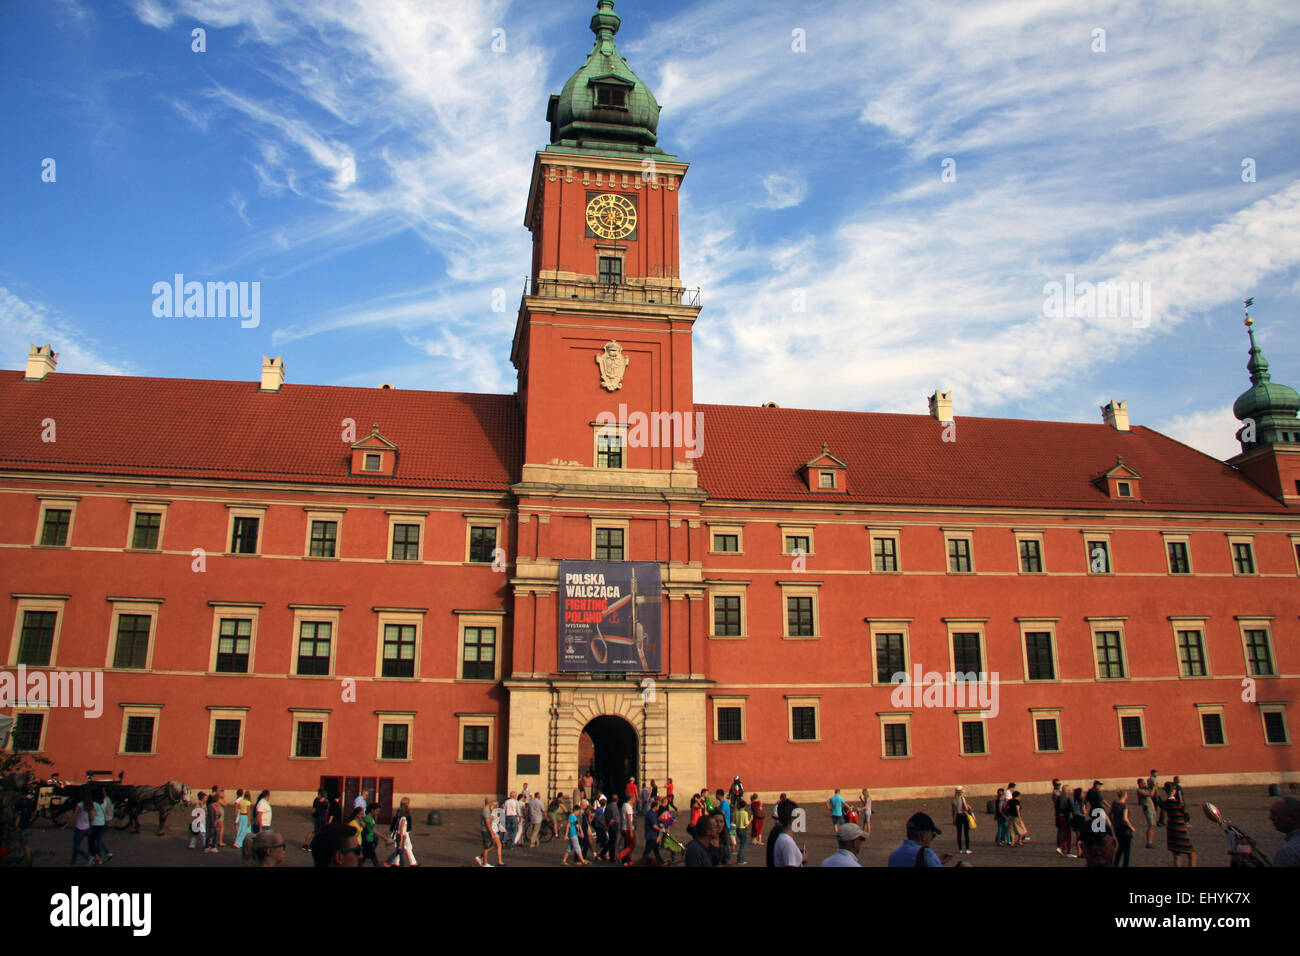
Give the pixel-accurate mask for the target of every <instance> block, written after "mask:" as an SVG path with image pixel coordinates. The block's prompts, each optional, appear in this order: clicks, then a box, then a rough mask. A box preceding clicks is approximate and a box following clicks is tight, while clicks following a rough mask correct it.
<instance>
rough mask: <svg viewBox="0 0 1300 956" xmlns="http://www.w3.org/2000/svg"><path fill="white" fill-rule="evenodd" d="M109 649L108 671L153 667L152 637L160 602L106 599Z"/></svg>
mask: <svg viewBox="0 0 1300 956" xmlns="http://www.w3.org/2000/svg"><path fill="white" fill-rule="evenodd" d="M109 601H110V602H111V603H112V605H113V613H112V614H110V615H109V622H110V624H109V626H110V629H111V630H110V635H109V642H108V646H109V647H110V648H111V651H110V656H109V659H108V661H107V666H108V667H113V668H121V669H127V670H148V669H149V668H150V667H151V666H152V664H153V637H154V629H155V625H156V623H157V620H158V611H159V608H160V606H161V605H162V603H163V602H162V599H161V598H109Z"/></svg>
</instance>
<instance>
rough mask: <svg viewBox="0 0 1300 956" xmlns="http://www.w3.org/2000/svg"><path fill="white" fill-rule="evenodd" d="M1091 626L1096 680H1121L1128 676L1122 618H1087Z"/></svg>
mask: <svg viewBox="0 0 1300 956" xmlns="http://www.w3.org/2000/svg"><path fill="white" fill-rule="evenodd" d="M1089 623H1090V624H1091V627H1092V646H1093V663H1094V665H1095V667H1096V675H1097V679H1098V680H1122V679H1124V678H1126V677H1128V658H1127V655H1126V654H1125V651H1124V622H1123V620H1122V619H1110V618H1107V619H1102V620H1094V619H1089Z"/></svg>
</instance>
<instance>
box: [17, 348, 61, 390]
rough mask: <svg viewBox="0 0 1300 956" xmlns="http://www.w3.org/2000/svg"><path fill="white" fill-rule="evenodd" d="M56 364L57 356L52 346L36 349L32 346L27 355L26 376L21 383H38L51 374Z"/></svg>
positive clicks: (57, 361) (57, 362)
mask: <svg viewBox="0 0 1300 956" xmlns="http://www.w3.org/2000/svg"><path fill="white" fill-rule="evenodd" d="M58 364H59V355H58V353H57V352H55V351H54V348H53V347H52V346H49V345H42V346H40V347H37V346H35V345H33V346H32V347H31V351H29V352H28V353H27V375H26V376H25V377H24V378H23V381H25V382H39V381H40V380H41V379H43V378H45V376H47V375H49V374H50V373H51V372H53V371H54V367H55V366H56V365H58Z"/></svg>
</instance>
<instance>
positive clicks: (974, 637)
mask: <svg viewBox="0 0 1300 956" xmlns="http://www.w3.org/2000/svg"><path fill="white" fill-rule="evenodd" d="M983 657H984V656H983V654H981V653H980V636H979V634H971V633H955V634H953V636H952V669H953V671H954V673H955V674H957V675H963V674H979V673H980V672H981V671H983V670H984V659H983ZM954 679H955V680H961V679H962V678H961V677H960V676H957V677H955V678H954Z"/></svg>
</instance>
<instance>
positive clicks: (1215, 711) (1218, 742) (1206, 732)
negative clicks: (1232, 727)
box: [1196, 704, 1228, 747]
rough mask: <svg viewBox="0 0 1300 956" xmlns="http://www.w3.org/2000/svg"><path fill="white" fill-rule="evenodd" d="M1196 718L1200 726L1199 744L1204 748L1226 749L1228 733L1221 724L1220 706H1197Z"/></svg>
mask: <svg viewBox="0 0 1300 956" xmlns="http://www.w3.org/2000/svg"><path fill="white" fill-rule="evenodd" d="M1196 718H1197V721H1198V722H1199V723H1200V725H1201V744H1202V745H1203V746H1206V747H1226V746H1227V745H1228V732H1227V728H1226V727H1225V726H1224V723H1223V705H1222V704H1197V705H1196Z"/></svg>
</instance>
